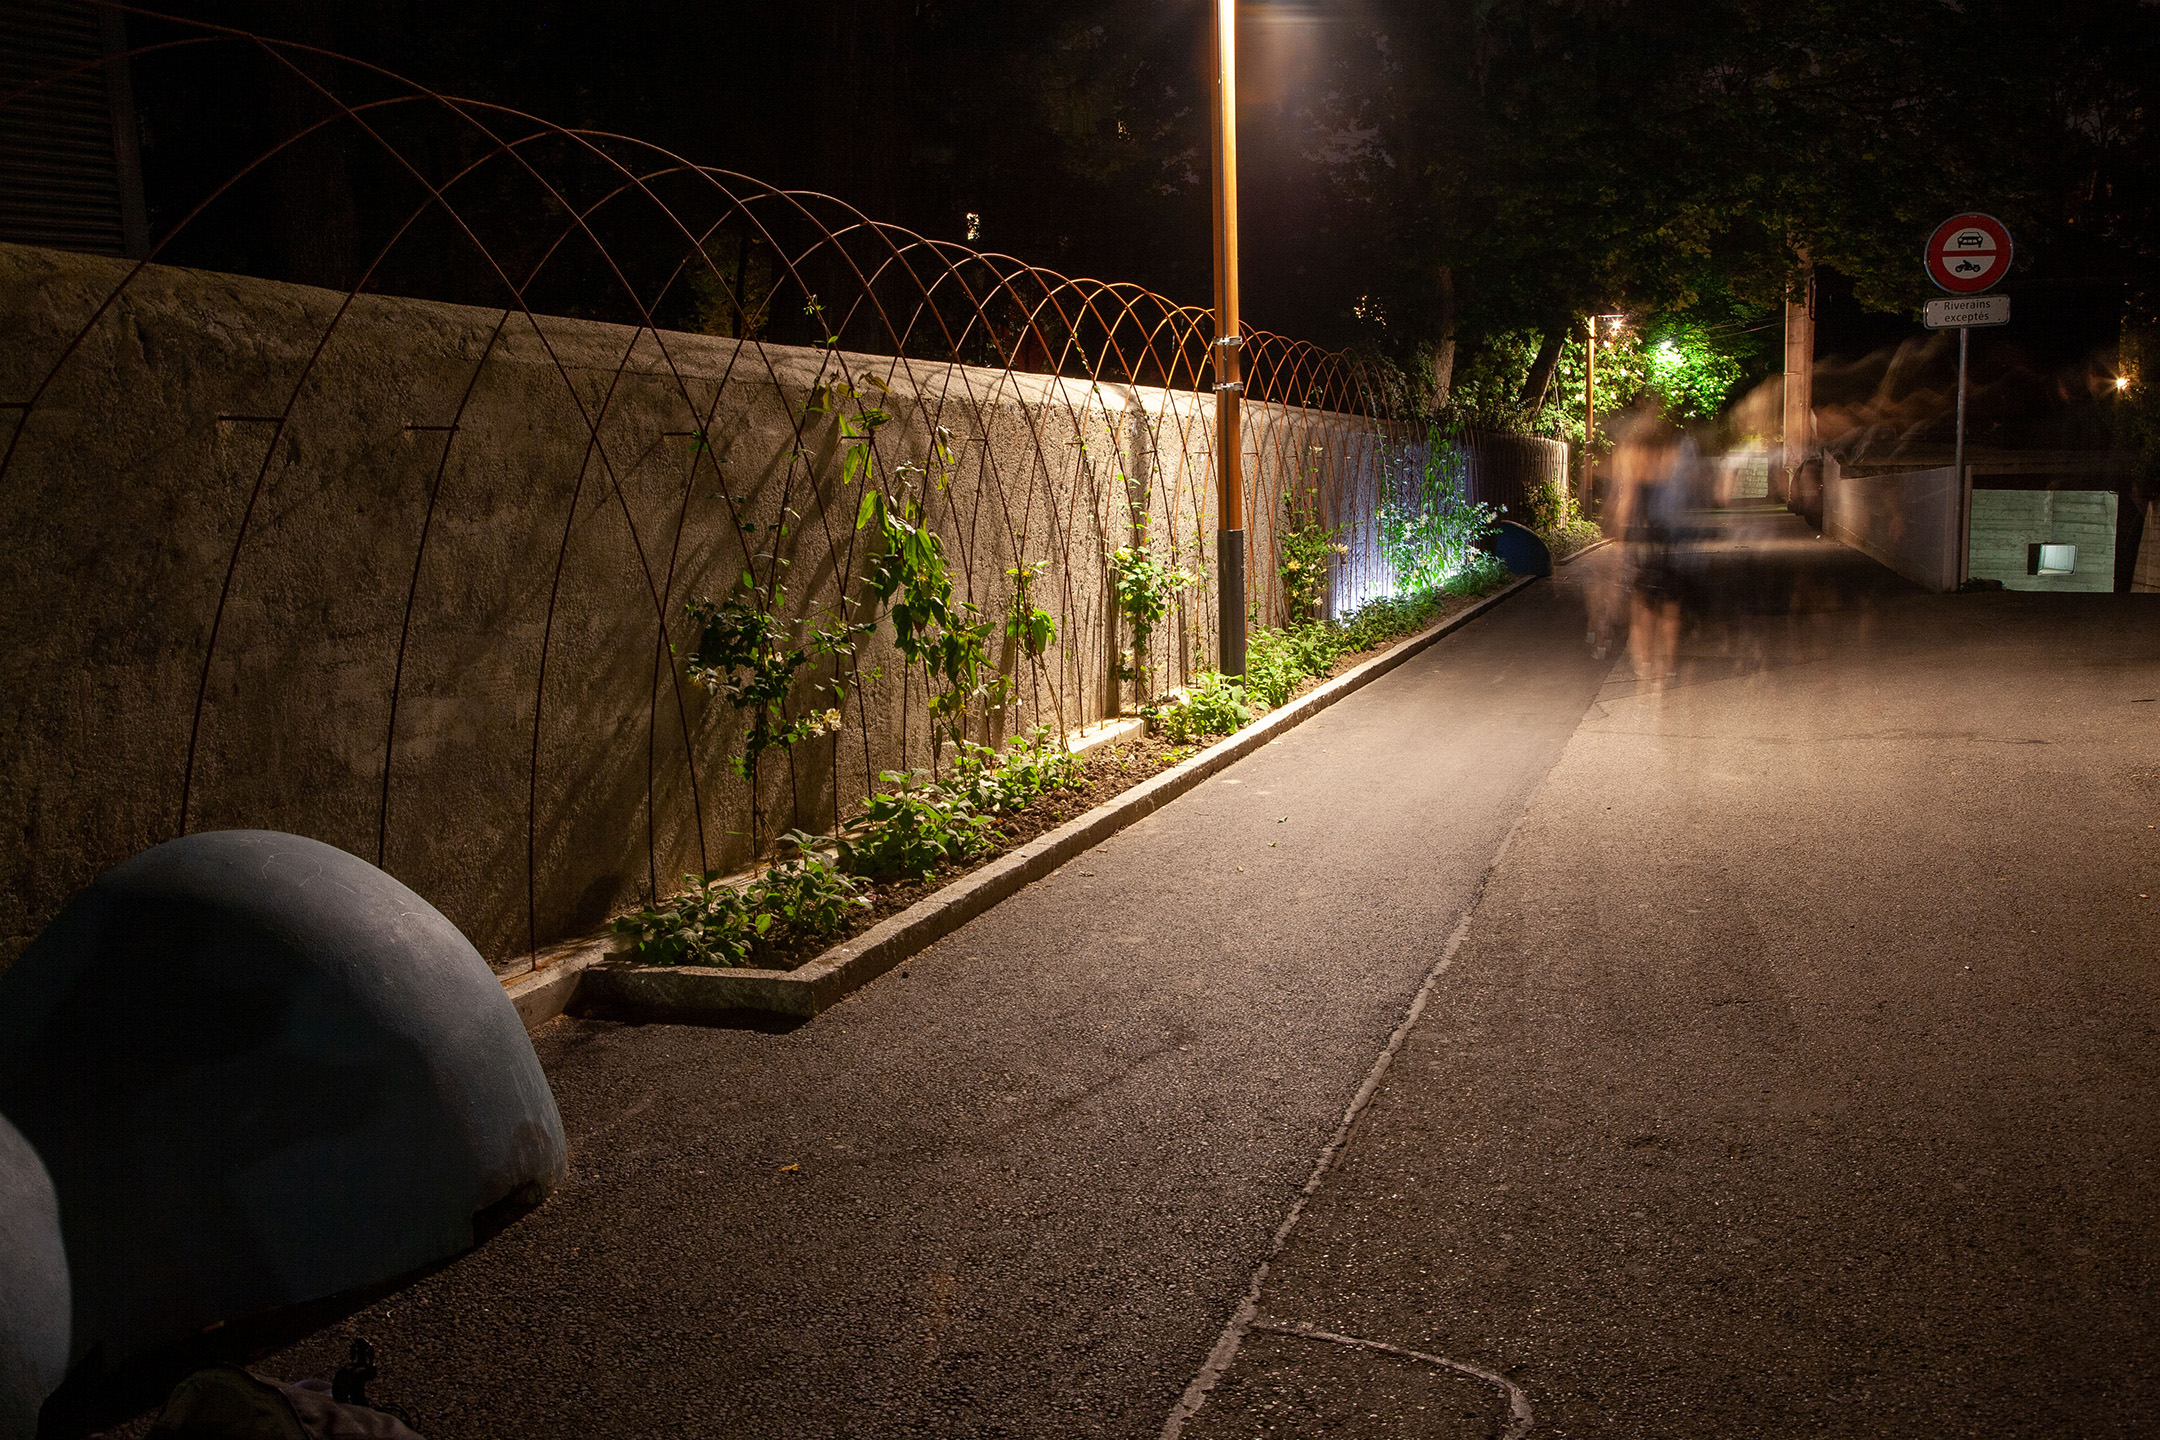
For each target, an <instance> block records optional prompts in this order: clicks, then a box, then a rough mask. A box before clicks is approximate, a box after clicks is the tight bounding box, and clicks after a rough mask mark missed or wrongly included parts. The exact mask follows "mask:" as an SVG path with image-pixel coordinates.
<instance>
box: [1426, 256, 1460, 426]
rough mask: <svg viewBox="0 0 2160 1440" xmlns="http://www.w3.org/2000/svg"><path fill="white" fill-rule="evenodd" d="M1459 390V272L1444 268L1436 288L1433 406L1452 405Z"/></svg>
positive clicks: (1440, 272)
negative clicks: (1450, 401)
mask: <svg viewBox="0 0 2160 1440" xmlns="http://www.w3.org/2000/svg"><path fill="white" fill-rule="evenodd" d="M1454 388H1455V272H1454V270H1453V269H1451V268H1450V267H1448V266H1446V265H1442V266H1441V267H1440V271H1439V274H1437V275H1436V276H1435V277H1434V286H1433V342H1432V403H1433V408H1434V409H1435V410H1437V409H1439V408H1440V407H1441V406H1443V405H1445V404H1447V402H1448V392H1449V391H1451V390H1453V389H1454Z"/></svg>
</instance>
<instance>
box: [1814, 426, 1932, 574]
mask: <svg viewBox="0 0 2160 1440" xmlns="http://www.w3.org/2000/svg"><path fill="white" fill-rule="evenodd" d="M1822 526H1823V533H1824V534H1825V535H1828V536H1829V537H1830V538H1831V539H1833V540H1840V541H1843V542H1844V543H1845V544H1847V545H1850V546H1852V547H1853V548H1854V549H1855V550H1858V551H1859V552H1860V553H1861V554H1863V555H1866V556H1869V557H1870V558H1872V559H1874V560H1877V561H1879V562H1881V563H1882V564H1884V565H1887V566H1889V567H1890V568H1891V569H1892V570H1895V571H1896V572H1897V573H1898V574H1900V575H1903V576H1904V577H1905V578H1906V579H1908V580H1910V581H1912V582H1913V583H1915V584H1917V585H1922V586H1925V587H1926V588H1928V589H1930V590H1935V591H1945V592H1947V591H1951V590H1955V589H1957V587H1958V485H1957V474H1956V471H1954V470H1953V469H1951V468H1950V467H1949V466H1944V467H1943V468H1942V469H1939V470H1914V471H1906V472H1902V473H1899V474H1894V475H1847V474H1845V473H1843V472H1842V471H1841V470H1840V469H1839V468H1838V465H1837V462H1836V460H1835V459H1833V458H1829V457H1825V459H1824V462H1823V519H1822Z"/></svg>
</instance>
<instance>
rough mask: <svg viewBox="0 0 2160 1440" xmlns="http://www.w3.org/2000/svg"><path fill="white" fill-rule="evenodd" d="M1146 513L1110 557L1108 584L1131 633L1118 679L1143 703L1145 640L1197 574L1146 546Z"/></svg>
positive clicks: (1145, 666) (1144, 696) (1138, 519)
mask: <svg viewBox="0 0 2160 1440" xmlns="http://www.w3.org/2000/svg"><path fill="white" fill-rule="evenodd" d="M1147 524H1148V516H1147V512H1145V511H1142V512H1140V514H1139V515H1138V517H1137V518H1136V521H1135V525H1134V528H1135V530H1136V531H1137V533H1136V534H1135V535H1134V537H1133V543H1132V544H1130V545H1124V546H1120V547H1119V548H1118V549H1117V550H1116V551H1114V552H1112V554H1111V556H1110V585H1111V588H1112V590H1113V591H1114V592H1115V593H1116V595H1117V605H1118V611H1119V613H1120V614H1122V615H1123V616H1124V617H1125V624H1126V627H1127V629H1128V630H1130V631H1131V633H1132V645H1131V647H1130V649H1129V650H1128V651H1127V662H1126V663H1125V664H1123V665H1121V666H1119V667H1118V674H1119V677H1120V678H1121V679H1126V680H1130V681H1132V682H1133V694H1134V698H1135V699H1137V700H1140V701H1141V702H1142V703H1143V704H1144V703H1145V699H1146V693H1147V683H1148V642H1149V641H1150V639H1151V638H1152V637H1153V636H1154V634H1155V627H1156V626H1158V625H1160V624H1161V623H1162V620H1163V617H1164V616H1165V615H1168V614H1169V613H1170V601H1171V600H1172V598H1174V597H1175V596H1176V595H1177V594H1178V592H1179V591H1181V590H1185V589H1187V588H1189V587H1191V586H1192V585H1193V584H1195V583H1196V582H1197V581H1198V579H1199V577H1198V576H1197V575H1194V574H1192V573H1190V572H1189V571H1186V570H1184V569H1182V568H1180V567H1178V566H1175V565H1170V564H1167V563H1165V562H1164V561H1162V560H1160V559H1158V558H1157V557H1156V556H1155V555H1154V554H1153V553H1152V552H1151V551H1150V550H1149V548H1148V542H1147Z"/></svg>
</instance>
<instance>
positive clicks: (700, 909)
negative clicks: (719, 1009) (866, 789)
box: [614, 831, 870, 966]
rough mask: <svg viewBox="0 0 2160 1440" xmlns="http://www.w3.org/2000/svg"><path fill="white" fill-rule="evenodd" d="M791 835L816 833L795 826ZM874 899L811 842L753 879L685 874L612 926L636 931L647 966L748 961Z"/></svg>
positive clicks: (816, 934)
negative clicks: (677, 884) (662, 895)
mask: <svg viewBox="0 0 2160 1440" xmlns="http://www.w3.org/2000/svg"><path fill="white" fill-rule="evenodd" d="M790 838H791V839H796V840H797V841H799V842H800V841H805V840H809V839H810V838H811V837H808V836H804V835H802V834H801V832H799V831H797V832H791V835H790ZM869 904H870V900H869V897H868V896H866V895H864V894H863V893H862V886H861V885H860V884H859V883H858V882H857V881H855V880H852V879H850V878H849V877H848V876H846V875H843V874H841V873H840V870H839V867H838V866H836V865H834V864H833V863H832V861H830V860H829V859H827V858H825V857H824V856H822V855H819V854H816V853H813V852H811V851H809V850H807V849H806V850H805V851H804V852H803V854H802V855H801V856H800V857H799V858H797V859H794V860H790V861H788V862H787V863H786V864H783V865H775V866H773V867H772V868H771V869H769V870H767V871H766V872H765V873H764V874H763V875H760V876H759V877H758V878H757V879H755V880H753V881H751V882H750V883H749V884H748V885H743V886H737V885H733V884H730V883H729V882H727V881H725V880H719V879H715V878H714V877H713V876H712V875H709V874H708V875H704V876H697V875H685V876H683V890H682V893H681V894H679V895H675V896H671V897H670V898H668V899H667V900H665V901H662V902H661V903H660V904H657V905H653V906H650V907H648V908H646V909H644V910H640V911H638V912H637V913H636V914H634V915H625V916H623V917H622V918H621V919H619V920H617V921H616V922H615V926H614V928H615V930H616V932H617V933H618V934H624V935H634V936H636V937H637V944H636V945H635V946H634V947H633V953H635V954H636V955H637V957H638V958H639V959H640V960H643V961H645V962H646V963H647V964H650V965H726V966H733V965H747V964H749V963H750V959H751V956H752V954H753V953H755V952H756V951H759V950H772V949H778V948H781V947H783V946H787V945H792V944H795V943H797V942H799V941H803V940H821V939H824V938H825V937H827V936H829V935H837V934H839V933H840V932H841V931H842V930H844V929H846V928H847V925H848V922H849V921H850V920H851V919H853V918H854V913H855V912H856V911H858V910H861V909H864V908H866V907H868V905H869Z"/></svg>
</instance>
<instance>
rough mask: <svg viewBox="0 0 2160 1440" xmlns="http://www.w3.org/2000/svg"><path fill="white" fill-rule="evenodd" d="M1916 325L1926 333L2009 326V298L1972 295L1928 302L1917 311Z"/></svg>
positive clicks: (2004, 296) (2005, 296)
mask: <svg viewBox="0 0 2160 1440" xmlns="http://www.w3.org/2000/svg"><path fill="white" fill-rule="evenodd" d="M1920 323H1921V324H1923V325H1925V326H1927V328H1928V329H1930V330H1962V329H1965V328H1966V327H1968V326H1973V325H2007V324H2009V323H2010V297H2009V296H2007V295H1972V296H1966V297H1963V298H1960V299H1956V300H1930V301H1928V302H1927V304H1926V305H1923V306H1922V307H1921V308H1920Z"/></svg>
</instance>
